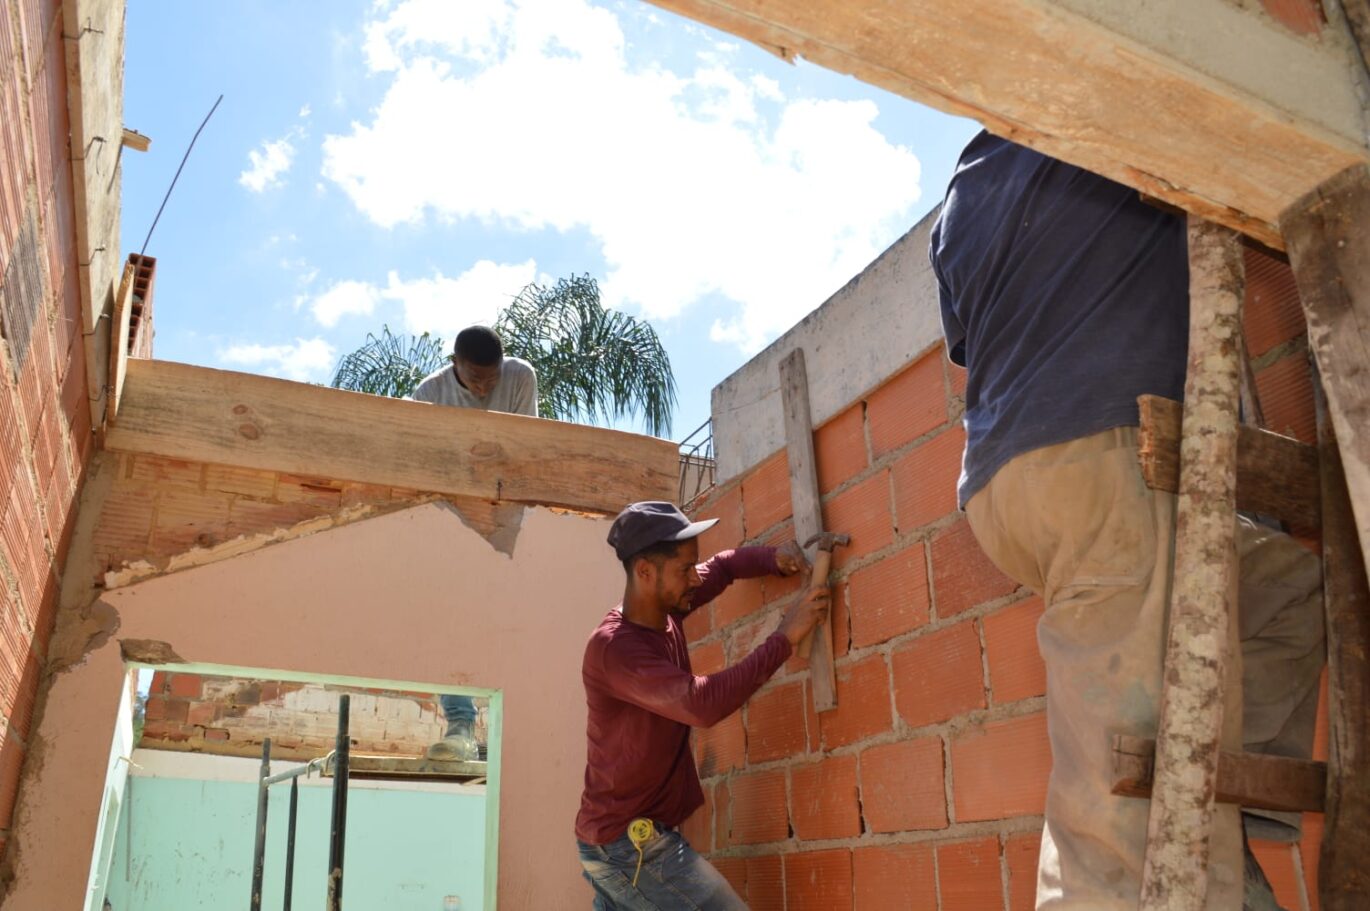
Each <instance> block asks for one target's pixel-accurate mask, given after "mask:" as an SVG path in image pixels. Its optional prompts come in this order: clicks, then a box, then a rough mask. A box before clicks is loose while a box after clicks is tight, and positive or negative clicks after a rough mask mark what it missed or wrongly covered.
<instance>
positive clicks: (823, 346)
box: [711, 211, 942, 482]
mask: <svg viewBox="0 0 1370 911" xmlns="http://www.w3.org/2000/svg"><path fill="white" fill-rule="evenodd" d="M936 214H937V213H936V211H934V212H932V213H931V214H929V215H928V216H927V217H926V218H924V219H923V220H922V221H921V222H919V223H918V224H917V225H915V226H914V227H913V229H912V230H910V231H909V232H908V233H907V234H905V235H904V236H903V237H901V238H900V239H899V240H897V241H895V243H894V244H893V245H892V246H891V247H890V248H889V249H888V250H886V251H885V252H884V253H883V254H881V256H880V257H879V258H878V259H877V260H876V261H875V262H873V263H871V264H870V265H869V266H868V267H867V268H866V270H865V271H864V272H862V273H861V274H860V275H858V276H856V277H855V278H853V279H852V280H851V281H849V282H847V284H846V285H845V286H844V287H843V288H842V289H841V290H840V291H838V292H837V293H836V294H834V295H833V296H832V297H830V298H828V300H827V301H826V302H824V303H823V305H822V306H820V307H819V308H818V309H816V310H814V311H813V312H812V313H810V314H809V315H808V316H806V317H805V318H804V319H803V320H802V321H800V322H799V324H798V325H796V326H795V327H794V328H793V329H791V330H790V331H788V332H786V333H785V334H784V335H782V336H781V337H780V338H778V339H776V340H775V341H774V342H773V343H772V344H771V345H770V346H769V347H767V348H766V349H765V350H764V351H762V352H761V353H760V354H758V355H757V356H756V357H754V358H752V359H751V360H750V361H748V362H747V363H746V364H745V365H744V366H743V367H742V368H741V369H739V370H738V371H737V372H736V373H734V374H733V375H732V376H730V377H728V378H727V379H726V380H724V381H723V382H722V383H719V384H718V385H717V386H715V387H714V391H713V401H712V407H711V410H712V412H713V429H714V451H715V455H716V457H717V460H718V469H717V471H718V480H719V481H720V482H723V481H727V480H729V479H730V478H735V477H737V475H738V474H739V473H740V472H742V471H744V470H745V469H747V468H750V467H751V466H753V465H755V464H756V463H758V462H760V461H761V460H762V459H763V458H765V457H766V456H768V455H770V454H771V453H773V452H775V451H776V450H777V449H780V448H782V447H783V446H784V445H785V423H784V418H783V414H782V412H781V406H780V372H779V371H780V367H779V365H780V361H781V359H782V358H784V357H785V355H787V354H789V353H790V352H791V351H792V350H794V349H795V348H803V349H804V358H805V365H806V366H807V368H808V373H809V407H810V409H811V411H812V413H813V420H814V423H815V424H821V423H822V422H824V421H826V420H828V419H829V418H831V417H832V416H833V415H835V414H837V413H838V412H839V411H841V410H842V409H843V408H846V407H847V405H848V404H849V403H850V402H852V401H853V400H854V399H856V398H857V397H858V396H860V395H862V394H864V393H865V392H866V391H868V390H870V389H874V388H875V387H876V386H878V385H880V384H881V383H882V382H884V380H885V379H886V378H887V377H889V376H890V375H891V374H893V373H894V372H896V371H897V370H899V369H900V368H901V367H903V366H904V365H905V364H907V363H908V362H909V361H910V360H912V358H913V356H914V355H915V354H917V353H918V352H920V351H922V350H923V349H925V348H927V347H928V346H929V345H931V344H932V343H933V342H934V341H936V340H937V338H938V337H939V334H940V333H941V327H942V323H941V316H940V314H939V312H938V308H937V283H936V281H935V280H934V279H933V277H932V267H931V266H930V265H929V264H928V232H929V231H931V230H932V223H933V220H934V219H935V217H936ZM820 377H821V381H820V380H819V379H818V378H820Z"/></svg>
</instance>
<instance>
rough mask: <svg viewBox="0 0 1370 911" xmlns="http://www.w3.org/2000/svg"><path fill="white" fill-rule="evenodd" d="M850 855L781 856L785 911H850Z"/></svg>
mask: <svg viewBox="0 0 1370 911" xmlns="http://www.w3.org/2000/svg"><path fill="white" fill-rule="evenodd" d="M851 879H852V876H851V851H850V850H848V849H846V848H839V849H836V850H833V851H805V852H803V853H800V854H787V855H785V902H786V905H785V907H786V908H787V909H788V911H844V909H845V911H851V903H852V894H851V891H852V890H851Z"/></svg>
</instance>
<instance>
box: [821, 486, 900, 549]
mask: <svg viewBox="0 0 1370 911" xmlns="http://www.w3.org/2000/svg"><path fill="white" fill-rule="evenodd" d="M823 527H824V529H826V530H828V531H835V532H845V533H846V534H849V535H851V544H850V546H847V547H839V548H837V550H835V551H833V556H832V566H833V569H841V568H842V567H844V566H846V565H847V564H848V563H850V562H852V561H853V560H856V559H858V558H859V557H863V556H865V555H866V554H869V553H872V552H874V551H877V550H879V549H880V548H882V547H884V546H885V545H887V544H889V543H890V541H892V540H894V521H893V520H892V519H891V518H890V473H889V472H888V471H878V472H876V473H875V474H873V475H871V476H870V477H869V478H867V479H866V480H864V481H862V482H861V483H859V484H857V485H856V486H854V487H850V488H848V489H846V490H844V491H842V492H841V493H839V494H838V495H837V496H835V497H833V498H832V499H831V500H829V501H827V502H826V503H824V504H823Z"/></svg>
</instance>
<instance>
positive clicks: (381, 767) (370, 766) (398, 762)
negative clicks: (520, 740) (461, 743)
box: [323, 753, 486, 781]
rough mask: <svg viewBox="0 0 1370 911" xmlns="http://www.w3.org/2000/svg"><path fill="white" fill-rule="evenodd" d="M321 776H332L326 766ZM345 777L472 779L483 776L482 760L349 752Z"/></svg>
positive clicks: (393, 779) (403, 779)
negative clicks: (451, 759) (458, 760)
mask: <svg viewBox="0 0 1370 911" xmlns="http://www.w3.org/2000/svg"><path fill="white" fill-rule="evenodd" d="M323 777H324V778H332V777H333V767H332V766H331V765H329V766H326V767H325V768H324V771H323ZM347 777H348V778H368V779H372V780H377V779H379V780H389V781H473V780H477V779H483V778H485V777H486V764H485V763H484V762H441V761H438V760H435V759H429V758H427V757H426V756H415V757H410V756H368V755H358V754H356V753H353V754H351V755H350V756H348V758H347Z"/></svg>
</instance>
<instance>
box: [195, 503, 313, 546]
mask: <svg viewBox="0 0 1370 911" xmlns="http://www.w3.org/2000/svg"><path fill="white" fill-rule="evenodd" d="M326 512H328V509H326V508H325V507H322V506H316V505H314V504H312V503H262V502H259V501H257V500H248V499H244V498H241V497H238V498H235V499H234V500H233V503H232V505H231V506H230V507H229V517H228V526H227V528H226V529H224V530H223V531H222V532H221V536H222V537H224V538H236V537H237V536H239V535H252V534H256V533H258V532H263V531H271V530H273V529H276V528H289V527H290V526H292V525H298V524H299V523H300V522H304V521H307V520H309V519H313V518H316V517H318V516H321V515H323V514H324V513H326Z"/></svg>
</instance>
